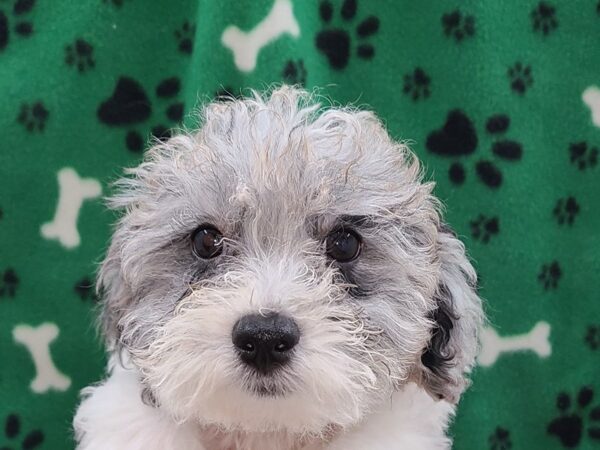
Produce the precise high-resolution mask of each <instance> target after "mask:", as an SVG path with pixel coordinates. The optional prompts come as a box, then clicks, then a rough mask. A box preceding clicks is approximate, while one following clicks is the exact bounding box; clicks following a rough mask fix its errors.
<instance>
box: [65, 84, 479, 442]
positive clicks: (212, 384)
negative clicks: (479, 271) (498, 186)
mask: <svg viewBox="0 0 600 450" xmlns="http://www.w3.org/2000/svg"><path fill="white" fill-rule="evenodd" d="M200 122H201V124H200V127H199V130H198V131H196V132H190V133H182V134H180V135H178V136H175V137H173V138H171V139H169V140H168V141H167V142H165V143H159V144H157V145H156V146H155V147H153V148H152V149H150V150H149V151H148V152H147V154H146V157H145V159H144V162H142V164H140V165H139V166H138V167H137V168H134V169H130V170H128V171H127V173H128V177H126V178H124V179H122V180H120V181H119V182H118V187H119V193H118V194H117V195H116V196H115V197H113V198H112V199H111V201H110V204H111V206H112V207H114V208H118V209H122V210H124V214H123V217H122V219H121V220H120V221H119V223H118V224H117V227H116V230H115V232H114V235H113V239H112V243H111V245H110V248H109V250H108V254H107V256H106V259H105V261H104V263H103V265H102V268H101V270H100V273H99V277H98V285H99V287H100V290H101V293H102V298H103V310H102V323H103V329H104V332H105V335H106V337H107V342H108V346H109V349H110V351H111V353H112V354H113V355H114V356H115V357H117V356H121V357H122V358H121V359H122V360H123V361H122V365H123V366H124V367H126V368H123V367H121V364H119V363H118V362H117V360H116V359H114V361H113V363H112V364H113V366H112V368H111V375H110V377H109V378H108V381H106V382H105V383H104V384H103V385H100V386H98V387H93V388H88V389H87V390H86V391H85V393H84V401H83V403H82V405H81V407H80V409H79V411H78V414H77V416H76V418H75V429H76V433H77V437H78V440H79V442H80V444H79V448H81V449H88V450H89V449H94V448H100V447H98V446H99V445H100V444H98V442H99V441H100V439H101V437H102V436H103V435H104V434H105V433H106V429H108V428H107V427H109V425H108V423H107V424H103V423H102V422H103V420H104V419H103V418H102V417H104V416H110V417H111V420H112V421H116V423H118V422H119V421H121V420H126V419H127V414H125V413H123V409H124V407H123V405H124V404H125V403H126V402H125V403H120V402H122V401H123V399H122V397H129V399H128V401H131V402H133V403H135V405H134V404H133V403H132V404H131V407H130V408H129V411H130V414H133V415H135V417H137V415H139V416H140V417H147V418H148V422H147V423H146V424H144V422H143V421H137V420H133V421H132V423H133V424H135V426H134V425H131V426H130V428H131V430H130V431H129V438H127V433H125V435H124V436H123V437H122V438H123V442H128V443H129V444H127V445H125V444H123V443H121V447H119V444H118V443H116V444H115V445H114V446H113V447H110V448H134V442H135V443H138V441H137V440H136V439H137V438H134V436H137V437H140V436H142V435H144V433H149V434H148V436H146V437H145V439H146V440H144V438H141V437H140V438H139V439H140V441H139V445H140V448H142V447H143V445H149V447H148V446H147V447H143V448H162V449H168V448H184V447H181V445H179V446H178V445H176V444H173V443H167V442H166V441H165V440H164V439H163V440H162V441H161V442H162V444H161V445H162V446H159V444H158V443H153V441H152V440H150V439H151V436H152V435H153V434H155V433H153V432H152V430H153V429H154V430H157V429H162V428H161V427H162V426H163V425H164V423H165V421H166V422H167V423H168V422H169V421H170V423H171V424H172V427H173V429H172V430H173V431H172V432H173V433H176V434H178V435H179V437H181V435H186V433H189V439H190V441H189V442H194V444H189V443H188V444H186V446H185V448H199V449H201V448H209V449H223V450H225V449H227V450H229V449H233V450H245V449H261V450H265V449H270V448H272V449H280V450H285V449H300V448H304V449H307V450H308V449H320V448H329V449H335V448H344V449H345V450H348V449H351V448H367V447H368V448H372V449H374V448H382V449H383V448H385V449H392V448H411V449H419V448H424V449H425V448H428V449H433V448H447V447H448V445H449V441H448V439H447V438H446V437H445V436H444V430H445V427H446V424H447V421H448V420H449V418H450V416H451V414H452V411H453V406H452V404H454V403H456V402H457V401H458V399H459V397H460V395H461V393H462V392H463V390H464V389H465V387H466V385H467V378H466V374H467V373H468V372H469V370H470V367H471V366H472V364H473V359H474V356H475V353H476V350H477V330H478V327H479V326H480V324H481V321H482V311H481V303H480V300H479V298H478V296H477V294H476V292H475V289H474V286H475V285H476V276H475V273H474V270H473V268H472V266H471V264H470V263H469V261H468V259H467V258H466V256H465V251H464V246H463V245H462V243H461V242H460V241H459V240H458V239H457V238H456V237H455V236H454V235H453V234H452V233H451V232H449V231H448V230H447V228H446V227H445V226H444V225H443V224H442V223H441V218H440V204H439V202H438V201H437V200H436V199H435V198H434V197H433V196H432V189H433V184H432V183H429V182H423V180H422V174H421V170H420V165H419V162H418V160H417V159H416V158H415V157H414V155H412V153H411V152H410V151H409V150H408V148H407V147H406V146H405V145H404V144H402V143H399V142H395V141H393V140H392V139H391V138H390V137H389V135H388V134H387V132H386V131H385V129H384V127H383V126H382V124H381V122H380V121H379V120H378V119H377V118H376V117H375V115H374V114H373V113H371V112H367V111H358V110H355V109H352V108H329V109H328V108H322V107H321V106H320V105H319V104H317V103H315V102H314V98H313V97H312V96H311V95H310V94H308V93H306V92H304V91H301V90H297V89H295V88H289V87H282V88H279V89H276V90H274V91H273V92H271V93H270V94H265V95H264V96H261V95H259V94H255V96H254V97H253V98H249V99H244V100H235V101H230V102H221V103H212V104H209V105H207V106H206V107H205V108H204V109H203V111H202V114H201V120H200ZM202 223H211V224H213V225H214V226H216V227H217V228H218V229H219V230H220V231H221V232H222V233H223V235H224V237H225V248H224V251H223V254H222V255H220V256H219V257H217V258H214V259H211V260H202V259H199V258H197V257H196V256H194V254H193V252H192V251H191V246H190V235H191V234H192V233H193V231H194V230H195V229H196V227H198V225H200V224H202ZM340 224H345V226H349V227H352V228H354V229H355V230H356V231H357V232H358V233H359V234H360V235H361V236H362V240H363V249H362V253H361V255H360V257H359V258H358V259H357V260H355V261H353V262H351V263H347V264H340V263H336V262H334V261H331V260H330V259H329V258H328V257H327V256H326V253H325V249H324V239H325V237H326V236H327V234H328V232H330V231H331V230H332V229H333V228H335V227H336V226H339V225H340ZM256 312H258V313H266V312H278V313H283V314H285V315H287V316H289V317H292V318H293V319H294V320H295V321H296V322H297V324H298V326H299V328H300V331H301V339H300V343H299V344H298V346H297V348H295V349H294V354H293V358H292V360H291V362H290V364H288V365H287V366H285V367H284V368H282V369H281V370H278V371H276V372H275V373H274V374H272V375H271V376H269V377H265V376H259V375H258V374H256V373H255V372H253V371H252V370H250V369H249V368H248V367H246V366H244V365H243V364H242V363H241V361H240V360H239V358H238V357H237V356H236V353H235V351H234V348H233V345H232V342H231V329H232V327H233V325H234V324H235V323H236V321H237V320H238V319H239V318H240V317H242V316H243V315H245V314H250V313H256ZM119 380H123V381H122V382H121V381H119ZM120 383H133V384H135V385H137V388H136V390H123V389H121V390H120V391H119V386H120ZM109 387H110V389H109ZM265 390H266V391H268V392H271V393H273V395H258V392H264V391H265ZM142 392H145V393H146V394H147V395H146V396H145V397H146V398H147V399H150V400H149V401H147V403H151V404H152V405H153V406H150V405H146V404H144V403H142V402H141V400H140V396H141V395H142ZM426 392H427V393H429V394H430V396H431V397H429V396H428V395H427V394H426ZM111 398H113V399H114V400H113V402H116V403H119V405H118V408H119V411H120V413H117V412H116V411H114V410H113V411H111V408H110V404H111V401H110V399H111ZM390 399H392V400H393V401H394V402H393V403H392V405H391V406H390V403H389V401H390ZM96 404H97V405H96ZM94 405H96V406H94ZM115 407H117V406H115ZM142 411H143V412H142ZM119 414H123V417H120V416H119ZM117 417H118V420H117ZM400 419H402V420H403V423H404V424H405V425H402V426H400V425H398V422H396V421H397V420H400ZM394 422H395V423H394ZM153 423H157V425H156V426H153V425H152V424H153ZM385 424H388V425H387V427H386V426H385ZM136 426H139V429H137V430H134V428H135V427H136ZM388 428H392V429H388ZM103 430H104V431H103ZM174 430H178V431H174ZM182 430H185V431H182ZM361 430H362V431H361ZM361 433H362V434H361ZM167 435H168V433H167ZM383 435H386V436H387V437H386V438H384V437H383ZM165 436H166V435H165ZM349 436H354V438H352V442H356V443H359V442H363V446H358V444H351V443H350V441H349V439H350V438H349ZM165 439H166V438H165ZM384 441H385V442H387V444H385V445H386V446H381V447H377V445H379V444H377V443H378V442H384ZM182 442H184V441H182ZM185 442H186V441H185ZM343 442H346V443H345V444H342V443H343ZM368 443H370V444H369V445H367V444H368ZM152 445H154V446H152ZM353 445H355V446H353ZM382 445H383V444H382ZM102 448H109V447H107V446H104V447H102ZM135 448H137V447H135Z"/></svg>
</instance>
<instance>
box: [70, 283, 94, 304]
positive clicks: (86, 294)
mask: <svg viewBox="0 0 600 450" xmlns="http://www.w3.org/2000/svg"><path fill="white" fill-rule="evenodd" d="M73 290H74V291H75V293H76V294H77V295H78V296H79V298H81V300H83V301H85V300H92V301H97V300H98V298H97V297H96V293H95V292H94V283H93V282H92V280H91V279H90V278H89V277H83V278H82V279H80V280H79V281H78V282H77V283H75V286H73Z"/></svg>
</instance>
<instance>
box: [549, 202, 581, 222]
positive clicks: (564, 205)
mask: <svg viewBox="0 0 600 450" xmlns="http://www.w3.org/2000/svg"><path fill="white" fill-rule="evenodd" d="M552 214H553V215H554V218H555V219H556V221H557V222H558V224H559V225H573V222H574V221H575V218H576V217H577V215H578V214H579V203H577V200H575V197H571V196H569V197H566V198H559V199H558V200H557V201H556V205H555V206H554V209H553V210H552Z"/></svg>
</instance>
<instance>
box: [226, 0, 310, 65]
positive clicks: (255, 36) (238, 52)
mask: <svg viewBox="0 0 600 450" xmlns="http://www.w3.org/2000/svg"><path fill="white" fill-rule="evenodd" d="M286 33H287V34H290V35H291V36H293V37H296V38H297V37H298V36H300V27H299V26H298V22H296V19H295V17H294V12H293V10H292V2H291V1H290V0H275V3H274V4H273V8H271V11H269V14H268V15H267V16H266V17H265V18H264V19H263V20H262V21H261V22H260V23H259V24H258V25H256V26H255V27H254V28H253V29H252V30H251V31H250V32H248V33H245V32H243V31H242V30H240V29H239V28H238V27H236V26H235V25H230V26H228V27H227V28H225V30H224V31H223V35H222V36H221V42H222V43H223V45H224V46H225V47H227V48H229V49H231V51H232V52H233V61H234V63H235V65H236V67H237V68H238V69H239V70H241V71H242V72H250V71H252V70H254V68H255V67H256V58H257V57H258V53H259V52H260V50H261V49H262V48H263V47H264V46H266V45H267V44H268V43H270V42H272V41H274V40H276V39H278V38H279V37H280V36H282V35H284V34H286Z"/></svg>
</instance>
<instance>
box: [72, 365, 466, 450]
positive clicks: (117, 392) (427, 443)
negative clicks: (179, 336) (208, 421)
mask: <svg viewBox="0 0 600 450" xmlns="http://www.w3.org/2000/svg"><path fill="white" fill-rule="evenodd" d="M126 365H128V364H126ZM110 370H111V374H110V376H109V377H108V379H107V380H106V381H105V382H104V383H103V384H101V385H98V386H92V387H88V388H86V389H85V390H84V391H83V397H84V400H83V402H82V403H81V406H80V407H79V409H78V411H77V415H76V417H75V420H74V425H75V429H76V430H77V436H76V437H77V440H78V441H79V446H78V447H77V448H78V449H80V450H125V449H127V450H182V449H185V450H234V449H236V450H237V449H240V450H292V449H293V450H367V449H368V450H395V449H398V450H400V449H402V450H443V449H449V448H450V441H449V439H448V438H447V437H446V436H445V430H446V427H447V424H448V421H449V419H450V418H451V416H452V414H453V411H454V407H453V406H452V405H451V404H449V403H448V402H444V401H440V402H436V401H435V400H433V399H432V398H431V397H430V396H429V395H428V394H427V393H425V392H424V391H423V390H422V389H420V388H419V387H418V386H417V385H415V384H414V383H409V384H407V385H406V386H404V388H402V389H401V390H399V391H398V392H396V393H394V394H393V396H392V397H391V398H390V399H388V401H386V402H385V403H384V404H382V405H381V406H380V408H379V410H378V411H376V412H374V413H373V414H372V415H371V416H370V417H369V418H368V419H366V420H364V421H362V422H361V423H360V424H358V425H355V426H353V427H349V428H348V429H346V430H341V429H338V430H335V431H332V432H331V434H330V435H329V436H325V437H324V438H323V439H318V438H316V437H306V438H300V439H299V438H297V437H294V436H293V435H289V434H286V433H275V432H272V433H269V432H265V433H235V432H233V433H222V432H219V430H216V429H214V428H212V427H201V426H198V425H196V424H190V423H175V422H174V421H172V420H170V419H169V418H168V417H166V416H165V415H164V414H162V412H161V411H160V409H157V408H153V407H150V406H147V405H145V404H143V403H142V401H141V396H140V385H139V382H138V380H139V374H137V373H136V371H135V369H132V368H129V369H124V368H123V367H122V366H121V365H120V364H119V363H117V362H116V360H115V359H114V358H113V361H112V362H111V364H110Z"/></svg>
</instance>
